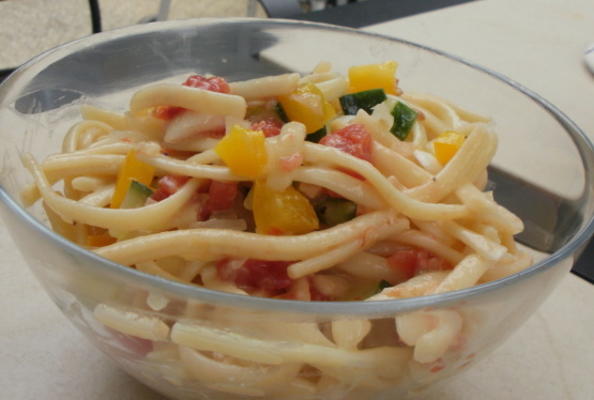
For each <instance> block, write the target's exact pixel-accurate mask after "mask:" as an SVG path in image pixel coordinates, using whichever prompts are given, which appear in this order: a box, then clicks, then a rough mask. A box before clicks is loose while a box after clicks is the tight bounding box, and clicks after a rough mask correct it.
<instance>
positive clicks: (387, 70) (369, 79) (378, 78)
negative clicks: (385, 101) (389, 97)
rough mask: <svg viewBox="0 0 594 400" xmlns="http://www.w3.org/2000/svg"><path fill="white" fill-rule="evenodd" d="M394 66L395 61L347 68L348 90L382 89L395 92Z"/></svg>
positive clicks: (389, 92) (390, 92)
mask: <svg viewBox="0 0 594 400" xmlns="http://www.w3.org/2000/svg"><path fill="white" fill-rule="evenodd" d="M396 68H398V63H397V62H396V61H387V62H385V63H383V64H369V65H358V66H354V67H351V68H349V92H350V93H356V92H361V91H364V90H371V89H384V92H386V93H388V94H396Z"/></svg>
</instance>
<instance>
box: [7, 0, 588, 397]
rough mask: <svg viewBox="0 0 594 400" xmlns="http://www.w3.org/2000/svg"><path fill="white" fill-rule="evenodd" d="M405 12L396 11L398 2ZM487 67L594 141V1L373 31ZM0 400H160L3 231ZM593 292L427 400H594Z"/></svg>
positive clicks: (509, 3) (556, 301)
mask: <svg viewBox="0 0 594 400" xmlns="http://www.w3.org/2000/svg"><path fill="white" fill-rule="evenodd" d="M395 3H396V2H395ZM367 30H370V31H374V32H379V33H383V34H388V35H393V36H397V37H400V38H404V39H408V40H412V41H415V42H418V43H422V44H426V45H429V46H432V47H436V48H440V49H442V50H445V51H448V52H451V53H454V54H457V55H460V56H462V57H464V58H466V59H468V60H471V61H474V62H476V63H479V64H482V65H485V66H488V67H489V68H491V69H494V70H497V71H499V72H501V73H503V74H505V75H507V76H509V77H511V78H512V79H514V80H516V81H519V82H520V83H522V84H524V85H525V86H527V87H529V88H531V89H533V90H535V91H536V92H538V93H539V94H541V95H543V96H544V97H545V98H547V99H548V100H550V101H551V102H553V103H554V104H556V105H557V106H558V107H559V108H560V109H561V110H563V111H564V112H565V113H567V114H568V115H569V116H570V117H571V118H572V119H574V121H576V122H577V123H578V124H579V125H580V126H581V127H582V128H583V129H584V130H585V131H586V132H587V133H588V134H589V136H590V137H591V138H594V105H593V104H594V77H593V76H591V75H590V74H589V73H588V72H587V70H586V68H585V67H584V66H583V64H582V59H581V54H582V53H583V50H584V49H585V48H586V47H587V45H588V44H590V43H592V42H594V1H593V0H571V1H563V0H482V1H477V2H473V3H469V4H464V5H460V6H456V7H451V8H447V9H443V10H438V11H434V12H431V13H426V14H421V15H417V16H413V17H409V18H404V19H400V20H396V21H392V22H388V23H383V24H379V25H375V26H373V27H369V28H368V29H367ZM0 255H1V257H0V388H1V389H0V390H1V392H0V393H1V394H0V398H2V399H15V400H16V399H19V400H20V399H23V400H29V399H31V400H32V399H36V400H37V399H47V400H54V399H55V400H58V399H59V400H63V399H88V400H99V399H143V400H151V399H161V397H160V396H159V395H157V394H155V393H154V392H152V391H150V390H149V389H147V388H145V387H144V386H142V385H141V384H139V383H137V382H136V381H134V380H133V379H132V378H130V377H128V376H127V375H126V374H125V373H124V372H121V371H120V370H119V369H117V367H116V366H115V365H114V364H113V363H112V362H111V361H110V360H108V359H107V358H106V357H105V356H103V355H102V354H101V353H99V352H98V351H97V350H95V349H94V348H93V347H91V346H90V345H89V344H88V343H87V342H86V339H84V338H83V337H82V335H81V334H79V333H78V332H77V331H76V330H75V328H74V327H73V326H71V325H70V323H69V322H68V321H67V320H66V318H65V317H63V316H62V315H61V313H60V311H59V310H58V309H57V307H55V306H54V305H53V303H51V302H50V300H49V298H48V297H47V296H46V295H45V293H44V292H43V290H42V289H41V287H40V286H39V284H38V283H37V281H36V280H35V279H34V277H33V276H32V274H31V273H30V272H29V270H28V269H27V267H26V265H25V264H24V262H23V261H22V259H21V256H20V254H18V252H17V251H16V249H15V248H14V244H13V243H12V240H11V239H10V237H9V235H8V233H7V232H6V230H5V228H4V227H3V226H2V225H1V224H0ZM593 304H594V286H592V285H591V284H589V283H587V282H585V281H583V280H581V279H580V278H577V277H575V276H573V275H568V276H567V277H566V278H565V279H564V280H563V281H562V282H561V284H560V285H559V287H558V288H557V290H556V291H555V292H554V293H553V294H552V295H551V297H550V298H549V299H548V300H547V301H546V302H545V303H544V304H543V306H542V307H541V308H540V309H539V311H538V312H537V313H536V314H535V315H534V316H533V317H531V318H530V319H529V320H528V321H527V323H526V324H525V325H524V326H523V327H522V328H520V330H518V331H517V332H516V333H515V334H514V335H513V336H512V337H511V338H510V339H509V340H508V341H507V342H506V343H505V344H504V345H503V346H502V347H501V348H499V349H498V350H496V351H495V352H494V353H493V354H492V355H491V356H490V357H488V358H487V359H486V360H484V361H483V362H482V363H481V364H479V365H478V366H477V367H476V368H474V369H471V370H469V371H467V372H465V373H463V374H462V375H460V376H459V377H457V378H455V379H454V380H453V381H452V382H451V383H450V384H449V385H448V386H447V387H446V388H444V389H442V390H441V391H440V392H438V393H435V394H433V395H432V396H431V397H428V399H429V400H437V399H439V400H454V399H456V400H467V399H485V400H490V399H507V400H516V399H517V400H520V399H521V400H524V399H528V398H535V399H541V400H542V399H545V400H548V399H551V400H553V399H554V400H559V399H566V400H582V399H583V400H588V399H592V398H594V379H593V377H592V371H593V370H594V351H592V343H593V341H594V306H593Z"/></svg>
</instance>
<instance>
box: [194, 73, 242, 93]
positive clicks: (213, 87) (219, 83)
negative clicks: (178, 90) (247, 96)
mask: <svg viewBox="0 0 594 400" xmlns="http://www.w3.org/2000/svg"><path fill="white" fill-rule="evenodd" d="M183 85H184V86H189V87H193V88H196V89H204V90H210V91H211V92H218V93H229V92H230V91H231V89H230V88H229V84H228V83H227V81H226V80H225V79H223V78H221V77H219V76H212V77H210V78H207V77H205V76H202V75H191V76H189V77H188V79H186V81H185V82H184V83H183Z"/></svg>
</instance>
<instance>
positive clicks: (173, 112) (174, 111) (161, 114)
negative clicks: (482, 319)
mask: <svg viewBox="0 0 594 400" xmlns="http://www.w3.org/2000/svg"><path fill="white" fill-rule="evenodd" d="M182 111H184V109H183V108H181V107H174V106H157V107H155V109H154V110H153V116H154V117H155V118H159V119H162V120H165V121H170V120H172V119H173V118H175V117H177V116H178V115H179V114H180V113H181V112H182Z"/></svg>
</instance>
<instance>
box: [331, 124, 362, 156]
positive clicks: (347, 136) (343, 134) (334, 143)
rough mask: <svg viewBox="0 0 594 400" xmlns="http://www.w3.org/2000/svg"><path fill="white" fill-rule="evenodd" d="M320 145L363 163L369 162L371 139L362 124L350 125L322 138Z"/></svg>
mask: <svg viewBox="0 0 594 400" xmlns="http://www.w3.org/2000/svg"><path fill="white" fill-rule="evenodd" d="M320 144H323V145H326V146H331V147H334V148H337V149H339V150H342V151H344V152H345V153H349V154H350V155H352V156H355V157H358V158H360V159H362V160H365V161H371V147H372V138H371V135H370V134H369V132H367V129H366V128H365V126H364V125H363V124H352V125H348V126H345V127H344V128H342V129H340V130H338V131H336V132H332V133H331V134H329V135H326V136H324V137H323V138H322V139H321V140H320Z"/></svg>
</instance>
